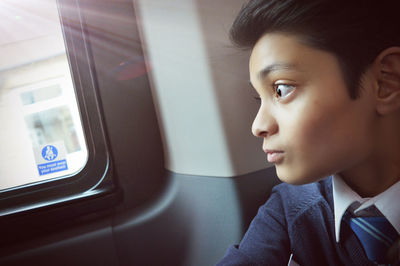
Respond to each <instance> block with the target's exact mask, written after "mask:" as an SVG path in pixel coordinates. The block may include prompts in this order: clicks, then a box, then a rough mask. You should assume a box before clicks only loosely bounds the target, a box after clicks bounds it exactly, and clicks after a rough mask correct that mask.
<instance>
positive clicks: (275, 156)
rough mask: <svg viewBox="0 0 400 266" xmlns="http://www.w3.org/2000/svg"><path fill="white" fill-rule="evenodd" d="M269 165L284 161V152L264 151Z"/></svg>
mask: <svg viewBox="0 0 400 266" xmlns="http://www.w3.org/2000/svg"><path fill="white" fill-rule="evenodd" d="M264 152H265V153H266V154H267V160H268V162H269V163H275V164H276V163H280V162H281V161H282V160H283V151H281V150H270V149H264Z"/></svg>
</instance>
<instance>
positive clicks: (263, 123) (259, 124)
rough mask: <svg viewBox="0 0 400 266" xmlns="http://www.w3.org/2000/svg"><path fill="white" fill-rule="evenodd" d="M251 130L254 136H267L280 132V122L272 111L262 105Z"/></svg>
mask: <svg viewBox="0 0 400 266" xmlns="http://www.w3.org/2000/svg"><path fill="white" fill-rule="evenodd" d="M251 131H252V133H253V135H254V136H256V137H261V138H265V137H268V136H271V135H273V134H275V133H276V132H278V124H277V123H276V120H275V118H274V117H273V116H272V115H271V113H270V112H268V110H266V109H265V108H262V107H261V108H260V109H259V110H258V113H257V115H256V117H255V119H254V121H253V125H252V127H251Z"/></svg>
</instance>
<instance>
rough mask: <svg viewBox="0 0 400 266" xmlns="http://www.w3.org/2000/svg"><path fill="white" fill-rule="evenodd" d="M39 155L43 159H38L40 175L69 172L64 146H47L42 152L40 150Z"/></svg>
mask: <svg viewBox="0 0 400 266" xmlns="http://www.w3.org/2000/svg"><path fill="white" fill-rule="evenodd" d="M42 147H43V146H42ZM60 149H61V151H60ZM39 151H40V153H39ZM38 153H39V154H40V155H39V154H38V155H39V156H40V157H41V158H40V159H39V158H38V159H36V160H37V163H38V164H37V167H38V170H39V175H47V174H52V173H56V172H60V171H64V170H68V165H67V160H66V158H65V151H64V148H63V145H61V146H60V144H56V143H55V144H53V145H46V146H44V147H43V148H41V150H38Z"/></svg>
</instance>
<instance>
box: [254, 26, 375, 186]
mask: <svg viewBox="0 0 400 266" xmlns="http://www.w3.org/2000/svg"><path fill="white" fill-rule="evenodd" d="M249 69H250V81H251V83H252V85H253V87H254V88H255V89H256V91H257V93H258V94H259V96H260V98H261V105H260V109H259V111H258V114H257V116H256V118H255V120H254V123H253V127H252V132H253V134H254V135H255V136H258V137H262V138H263V139H264V142H263V150H264V151H265V152H266V153H267V157H268V161H270V162H272V163H274V164H275V165H276V170H277V174H278V177H279V178H280V179H281V180H282V181H284V182H287V183H292V184H304V183H310V182H314V181H317V180H319V179H320V178H323V177H325V176H327V175H330V174H333V173H340V172H343V171H350V172H351V170H352V169H355V168H360V167H363V165H366V164H368V160H369V159H370V158H371V157H372V148H373V135H374V125H375V124H376V122H375V117H376V115H375V111H374V104H373V101H374V97H373V91H374V89H373V85H372V82H363V89H362V91H361V96H360V98H359V99H357V100H352V99H350V97H349V93H348V90H347V87H346V84H345V82H344V80H343V76H342V73H341V70H340V68H339V65H338V62H337V60H336V58H335V57H334V56H333V55H332V54H330V53H328V52H325V51H321V50H317V49H315V48H312V47H310V46H307V45H305V44H303V43H301V42H300V41H299V39H298V38H297V37H295V36H293V35H288V34H282V33H269V34H266V35H264V36H263V37H262V38H260V40H258V42H257V43H256V45H255V46H254V48H253V51H252V53H251V56H250V63H249ZM367 81H368V78H367ZM364 83H365V84H364Z"/></svg>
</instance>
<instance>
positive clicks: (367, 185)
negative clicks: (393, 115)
mask: <svg viewBox="0 0 400 266" xmlns="http://www.w3.org/2000/svg"><path fill="white" fill-rule="evenodd" d="M396 121H398V120H396ZM377 126H378V125H377ZM378 128H379V129H378V130H377V132H376V138H375V143H374V145H373V146H374V150H373V152H371V154H370V156H369V157H368V159H366V160H365V161H363V162H362V163H361V164H360V165H357V166H355V167H352V168H351V169H348V170H346V171H343V172H341V173H339V174H340V175H341V176H342V178H343V180H344V181H345V182H346V183H347V184H348V185H349V186H350V187H351V188H352V189H353V190H354V191H355V192H357V193H358V194H359V195H360V196H361V197H364V198H365V197H374V196H376V195H378V194H380V193H382V192H384V191H385V190H386V189H388V188H389V187H391V186H392V185H393V184H395V183H396V182H398V181H399V180H400V137H399V136H400V122H397V123H394V122H393V120H392V121H384V123H379V126H378Z"/></svg>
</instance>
